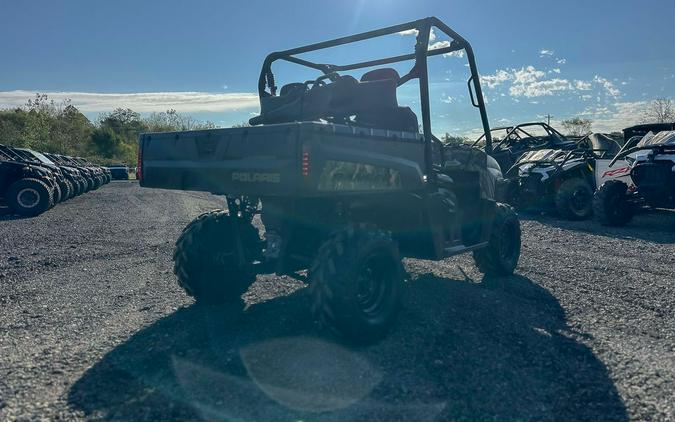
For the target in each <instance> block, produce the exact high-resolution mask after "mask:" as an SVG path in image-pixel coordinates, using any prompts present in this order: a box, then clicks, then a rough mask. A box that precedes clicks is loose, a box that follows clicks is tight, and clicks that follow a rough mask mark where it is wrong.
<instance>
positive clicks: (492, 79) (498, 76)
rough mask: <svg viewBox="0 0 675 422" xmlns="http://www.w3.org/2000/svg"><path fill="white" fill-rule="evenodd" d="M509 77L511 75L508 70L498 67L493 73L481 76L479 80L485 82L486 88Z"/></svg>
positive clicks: (498, 83) (495, 85) (510, 77)
mask: <svg viewBox="0 0 675 422" xmlns="http://www.w3.org/2000/svg"><path fill="white" fill-rule="evenodd" d="M510 79H512V75H511V73H510V72H507V71H506V70H502V69H499V70H497V71H496V72H495V74H494V75H484V76H481V77H480V82H481V83H482V84H485V85H486V86H487V87H488V88H495V87H497V86H499V85H501V84H502V83H504V82H506V81H508V80H510Z"/></svg>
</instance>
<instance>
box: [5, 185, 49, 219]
mask: <svg viewBox="0 0 675 422" xmlns="http://www.w3.org/2000/svg"><path fill="white" fill-rule="evenodd" d="M5 199H6V201H7V205H9V208H10V209H11V210H12V211H14V212H15V213H16V214H19V215H23V216H26V217H34V216H36V215H39V214H42V213H43V212H45V211H47V210H48V209H49V208H50V207H51V206H52V201H53V190H52V189H51V188H50V187H49V185H47V184H46V183H45V182H43V181H42V180H38V179H33V178H25V179H20V180H17V181H16V182H14V183H12V184H11V185H10V186H9V188H8V189H7V193H6V195H5Z"/></svg>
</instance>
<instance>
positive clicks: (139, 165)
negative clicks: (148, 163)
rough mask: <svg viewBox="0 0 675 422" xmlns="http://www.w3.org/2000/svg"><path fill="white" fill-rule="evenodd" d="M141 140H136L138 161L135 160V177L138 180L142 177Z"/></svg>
mask: <svg viewBox="0 0 675 422" xmlns="http://www.w3.org/2000/svg"><path fill="white" fill-rule="evenodd" d="M142 145H143V140H142V139H141V140H139V141H138V161H137V162H136V179H138V181H139V182H140V181H141V180H142V179H143V170H142V169H143V148H142Z"/></svg>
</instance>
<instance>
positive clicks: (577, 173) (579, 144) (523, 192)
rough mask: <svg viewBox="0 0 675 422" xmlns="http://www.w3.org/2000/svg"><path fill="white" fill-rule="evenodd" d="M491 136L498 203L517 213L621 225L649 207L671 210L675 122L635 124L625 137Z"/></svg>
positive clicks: (539, 132) (536, 131) (519, 132)
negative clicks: (500, 177) (551, 212)
mask: <svg viewBox="0 0 675 422" xmlns="http://www.w3.org/2000/svg"><path fill="white" fill-rule="evenodd" d="M492 137H493V152H492V154H491V157H492V159H493V165H495V164H499V167H500V168H501V170H502V173H503V180H502V181H501V183H500V185H499V186H498V197H499V199H500V200H501V201H502V202H506V203H509V204H511V205H513V206H515V207H516V208H518V209H520V210H523V211H527V210H546V209H554V210H556V211H557V213H558V214H559V215H560V216H561V217H563V218H567V219H573V220H583V219H587V218H590V217H592V216H593V215H595V217H596V218H597V219H598V220H599V221H600V222H602V223H603V224H606V225H615V226H619V225H624V224H627V223H628V222H629V221H630V220H631V218H632V217H633V216H634V215H635V214H636V213H638V212H641V211H644V210H647V209H652V208H675V123H664V124H646V125H638V126H633V127H630V128H627V129H624V131H623V139H615V138H613V137H611V136H609V135H604V134H599V133H596V134H592V135H588V136H584V137H582V138H578V139H571V138H568V137H565V136H564V135H562V134H560V133H559V132H558V131H556V130H555V129H553V128H552V127H550V126H549V125H547V124H545V123H526V124H522V125H518V126H511V127H502V128H495V129H493V130H492ZM484 139H485V138H484V136H483V137H481V138H479V139H478V140H477V141H476V143H475V145H476V146H480V144H481V143H483V142H484ZM495 162H496V163H495Z"/></svg>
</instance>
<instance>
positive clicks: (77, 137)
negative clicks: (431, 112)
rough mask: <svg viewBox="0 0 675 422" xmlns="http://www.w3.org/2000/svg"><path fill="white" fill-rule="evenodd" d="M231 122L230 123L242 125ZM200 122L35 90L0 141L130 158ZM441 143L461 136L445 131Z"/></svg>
mask: <svg viewBox="0 0 675 422" xmlns="http://www.w3.org/2000/svg"><path fill="white" fill-rule="evenodd" d="M641 120H642V121H643V122H658V123H660V122H672V121H675V107H673V103H672V100H670V99H666V98H659V99H656V100H654V101H652V102H651V103H650V104H649V105H648V106H647V108H646V110H645V111H644V114H643V116H642V119H641ZM592 123H593V122H592V121H591V120H588V119H583V118H580V117H575V118H571V119H567V120H564V121H562V122H561V126H562V129H563V131H564V132H565V134H567V135H572V136H583V135H586V134H588V133H590V132H591V129H592ZM243 125H246V124H245V123H244V124H242V125H235V127H236V126H243ZM215 127H216V125H215V124H213V123H212V122H209V121H206V122H202V121H199V120H195V119H193V118H192V117H190V116H188V115H185V114H181V113H178V112H176V110H173V109H170V110H167V111H165V112H161V113H152V114H150V115H148V116H147V117H143V116H141V114H140V113H138V112H135V111H133V110H131V109H129V108H117V109H115V110H113V111H112V112H109V113H102V114H100V115H99V116H98V119H96V121H94V122H92V121H90V120H89V119H88V118H87V117H86V116H85V115H84V114H82V113H81V112H80V111H79V110H78V109H77V107H75V106H74V105H72V104H71V102H70V100H64V101H62V102H60V103H56V102H54V100H51V99H49V98H48V97H47V95H46V94H36V95H35V98H32V99H29V100H28V101H27V102H26V104H25V105H24V106H23V107H17V108H14V109H3V110H0V144H5V145H12V146H18V147H27V148H32V149H35V150H38V151H44V152H52V153H57V154H65V155H73V156H83V157H87V158H90V159H92V160H94V161H96V162H99V163H102V164H109V163H111V162H122V163H127V164H129V165H133V164H134V163H135V162H136V154H137V151H136V147H137V142H138V135H139V133H141V132H169V131H178V130H198V129H211V128H215ZM442 139H443V141H444V142H466V141H467V139H466V138H464V137H459V136H452V135H450V134H447V133H446V134H445V135H444V136H443V137H442Z"/></svg>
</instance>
